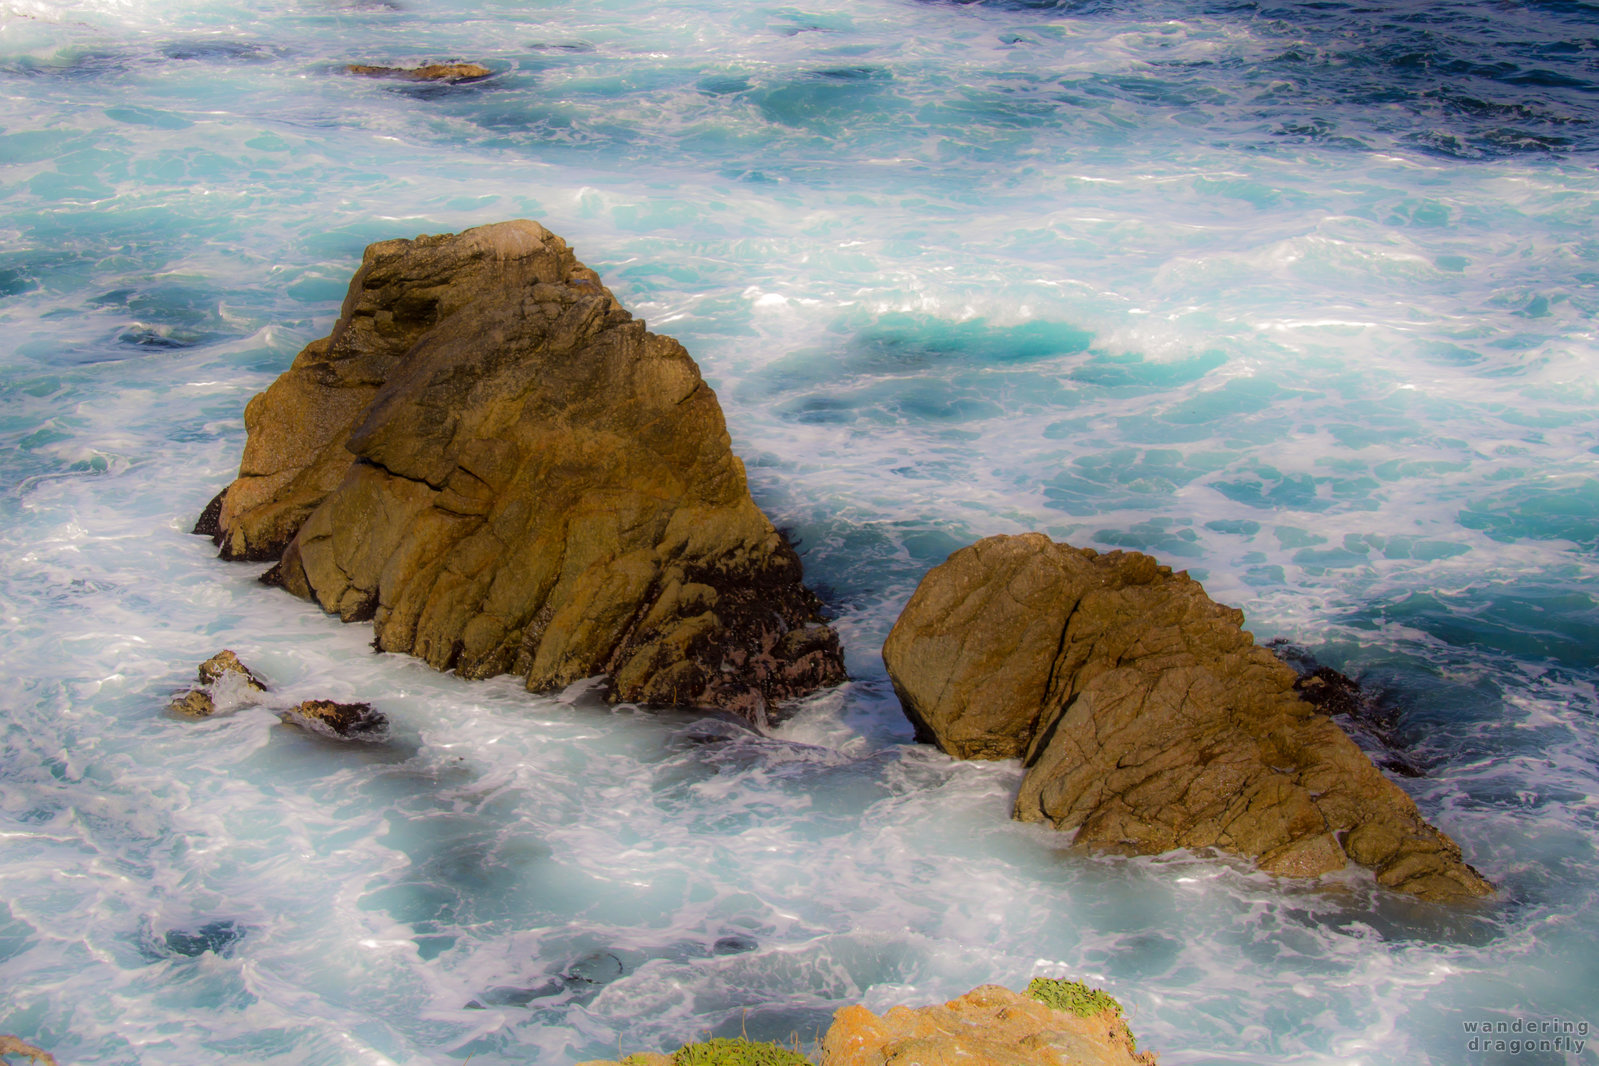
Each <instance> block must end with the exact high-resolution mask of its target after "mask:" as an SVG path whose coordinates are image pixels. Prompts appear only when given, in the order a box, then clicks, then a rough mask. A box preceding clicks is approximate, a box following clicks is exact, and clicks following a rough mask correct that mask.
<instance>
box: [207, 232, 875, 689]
mask: <svg viewBox="0 0 1599 1066" xmlns="http://www.w3.org/2000/svg"><path fill="white" fill-rule="evenodd" d="M244 419H245V426H246V428H247V430H248V432H249V439H248V442H247V443H246V445H245V449H244V459H243V462H242V463H241V464H240V467H239V477H238V479H237V480H236V481H234V482H233V484H232V485H230V486H229V487H228V488H227V489H226V490H225V492H224V493H223V495H222V496H221V497H220V502H217V503H215V504H214V510H213V509H212V508H208V510H207V514H206V515H202V516H201V521H200V523H199V525H197V526H196V531H197V532H205V533H209V534H211V535H212V536H213V537H214V538H215V539H216V541H217V543H218V544H219V545H220V546H221V548H222V555H223V557H224V558H228V559H249V560H267V559H280V562H279V563H278V565H277V566H275V567H273V569H272V570H271V571H269V573H268V575H267V578H266V579H267V580H269V581H270V582H271V583H275V584H278V585H281V586H282V587H284V588H286V589H287V590H288V591H290V592H292V593H294V594H295V595H297V596H301V597H304V598H306V599H310V600H314V601H315V602H317V603H318V604H320V605H321V606H322V607H323V608H324V609H325V610H327V611H330V612H332V613H335V614H337V615H339V616H340V617H341V618H343V619H344V620H346V621H364V620H371V622H372V626H373V631H374V634H375V636H376V640H375V645H376V647H378V648H379V649H381V650H383V651H399V652H409V653H411V654H413V655H417V656H419V657H421V658H423V659H425V660H427V662H429V663H430V664H431V665H433V666H434V667H436V668H438V669H440V670H450V669H453V670H455V671H457V672H458V673H459V674H461V675H462V676H463V677H470V678H476V677H488V676H491V675H494V674H501V673H508V672H509V673H515V674H518V675H521V676H522V677H523V678H525V679H526V683H527V687H528V688H530V689H533V690H535V691H549V690H553V689H558V688H562V687H564V686H566V685H569V684H571V683H572V682H575V681H578V680H580V679H583V678H587V677H591V676H594V675H597V674H605V675H608V676H609V679H610V681H609V686H608V693H607V694H608V696H609V698H610V699H611V700H613V701H623V700H625V701H636V702H643V703H659V704H680V705H693V706H700V707H714V708H724V709H727V710H732V711H735V712H739V713H742V714H743V715H745V716H746V717H749V718H751V719H757V718H759V716H760V715H761V713H762V712H763V710H764V708H765V707H766V705H767V704H768V703H771V702H775V701H780V700H786V699H791V698H794V697H798V696H802V695H804V694H806V693H808V692H811V691H813V690H815V689H817V688H819V687H822V686H825V685H831V684H835V683H837V682H839V681H841V680H843V678H844V669H843V657H842V654H841V652H840V650H839V645H838V638H837V636H836V635H835V634H834V632H833V631H832V630H831V629H830V628H828V627H827V626H825V625H823V624H822V622H821V617H820V614H819V609H820V603H819V602H818V601H817V599H816V597H815V596H814V595H812V594H811V593H810V591H809V590H807V589H806V588H805V587H804V586H803V585H802V584H801V583H800V577H801V574H800V563H799V558H798V556H796V555H795V553H794V550H793V548H791V547H790V546H789V543H788V541H787V540H786V539H785V538H784V537H783V536H782V535H781V534H779V533H778V532H777V531H776V530H775V529H773V527H772V524H771V522H769V521H768V520H767V518H766V516H765V515H764V514H762V513H761V511H760V508H758V507H757V506H756V505H755V503H754V501H753V500H752V499H751V498H750V494H749V490H748V488H747V486H746V482H745V477H744V466H743V464H742V463H741V462H740V461H739V460H738V458H737V457H736V456H735V455H733V453H732V450H731V447H730V441H729V438H728V434H727V428H726V425H725V424H724V422H723V420H722V411H721V407H720V405H719V404H718V403H717V400H716V395H715V394H714V393H713V392H712V391H711V389H710V388H709V387H708V386H707V385H706V384H705V382H704V380H702V379H701V377H700V374H699V368H698V367H697V366H696V365H695V364H694V360H693V359H691V358H690V357H689V355H688V353H687V352H686V351H684V350H683V347H682V346H681V345H679V344H678V343H677V342H676V341H674V340H672V339H670V338H668V337H662V336H658V335H656V334H653V333H650V332H648V331H647V330H646V329H645V328H644V323H643V322H640V321H638V320H637V319H635V318H633V316H632V315H630V314H628V312H627V311H625V310H624V309H623V308H622V306H621V305H620V304H619V303H617V301H616V299H615V297H613V296H612V295H611V293H610V292H609V291H608V290H607V289H606V288H605V286H604V285H602V284H601V283H600V279H599V277H598V276H597V275H596V274H595V273H594V272H593V271H592V270H589V269H588V268H587V267H585V266H584V265H583V264H582V263H580V262H578V260H577V258H576V257H575V256H574V255H573V254H572V252H571V250H570V249H568V248H567V246H566V244H565V242H563V241H562V240H561V239H560V238H559V237H557V236H555V235H554V234H552V233H550V232H549V231H548V230H546V229H544V227H542V226H540V225H538V224H537V223H534V222H526V221H519V222H506V223H500V224H498V225H494V226H484V227H481V228H479V229H474V230H468V231H466V232H464V233H461V234H459V235H454V236H436V237H418V238H417V239H416V240H394V241H384V242H381V243H379V244H374V245H372V246H371V247H370V248H368V249H367V251H366V255H365V257H364V259H363V261H362V265H361V269H360V271H359V272H358V273H357V274H356V276H355V278H354V280H353V281H352V282H351V283H350V292H349V295H348V296H347V297H346V298H345V302H344V308H343V311H342V313H341V314H340V316H339V320H338V322H337V324H336V325H335V326H334V328H333V332H332V334H331V335H330V336H328V337H326V338H324V339H323V340H319V341H313V342H312V343H311V344H310V345H308V346H307V347H306V349H305V350H304V351H303V352H301V353H300V355H299V356H298V357H297V358H296V359H295V361H294V364H293V366H291V367H290V368H289V370H288V371H287V372H285V373H284V374H283V376H282V377H280V378H279V379H278V380H277V381H276V382H275V383H274V384H273V385H272V387H271V388H269V389H268V390H267V391H266V392H264V393H262V394H261V395H259V396H257V397H255V398H254V399H253V400H251V401H250V404H249V406H248V407H247V408H246V409H245V414H244ZM280 557H281V558H280Z"/></svg>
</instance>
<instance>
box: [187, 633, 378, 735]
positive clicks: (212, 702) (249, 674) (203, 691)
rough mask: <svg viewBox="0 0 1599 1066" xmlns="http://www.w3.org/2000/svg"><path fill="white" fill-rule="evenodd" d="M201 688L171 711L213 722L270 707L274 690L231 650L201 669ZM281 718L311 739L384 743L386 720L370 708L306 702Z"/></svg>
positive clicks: (287, 710) (282, 708) (282, 712)
mask: <svg viewBox="0 0 1599 1066" xmlns="http://www.w3.org/2000/svg"><path fill="white" fill-rule="evenodd" d="M199 682H200V683H199V684H198V685H197V686H195V687H193V688H191V689H189V691H187V692H184V693H181V694H179V695H177V696H174V697H173V698H172V702H170V703H168V704H167V711H168V712H169V713H172V714H176V715H179V716H181V717H184V718H209V717H211V716H212V715H214V714H217V713H219V712H223V711H231V710H236V709H238V708H240V707H248V706H252V705H255V704H261V703H270V702H272V701H270V700H269V699H267V698H265V697H266V696H267V693H268V692H270V689H268V688H267V684H266V682H265V681H262V680H261V679H260V678H259V677H257V676H256V675H255V672H254V671H253V670H251V669H250V668H249V667H248V666H245V665H244V663H242V662H240V661H239V657H238V656H237V655H235V654H234V653H233V652H232V651H230V650H228V649H223V650H222V651H219V652H217V653H216V654H215V655H213V656H211V658H209V659H207V660H206V661H205V662H203V663H201V664H200V670H199ZM278 707H279V709H278V712H277V714H278V717H279V718H281V719H282V720H283V721H284V722H286V723H288V724H289V725H297V726H299V727H300V728H302V729H306V730H309V731H310V732H313V733H322V734H324V735H327V736H335V737H342V738H357V739H362V740H373V739H380V738H381V737H382V735H383V734H385V733H386V732H387V730H388V725H389V722H388V719H387V718H385V717H384V716H383V714H382V713H381V712H378V711H375V710H373V709H372V705H371V704H369V703H338V702H336V701H334V700H302V701H301V702H299V703H297V704H295V705H294V706H293V707H287V706H284V705H283V704H282V703H279V704H278Z"/></svg>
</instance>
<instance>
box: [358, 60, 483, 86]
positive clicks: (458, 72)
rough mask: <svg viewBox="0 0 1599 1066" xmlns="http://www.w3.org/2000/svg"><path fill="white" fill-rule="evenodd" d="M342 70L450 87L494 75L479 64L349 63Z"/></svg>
mask: <svg viewBox="0 0 1599 1066" xmlns="http://www.w3.org/2000/svg"><path fill="white" fill-rule="evenodd" d="M344 69H345V71H346V72H347V73H350V74H359V75H360V76H361V77H364V78H404V79H406V80H407V81H442V82H449V83H450V84H452V85H453V84H455V83H456V82H462V81H478V80H480V79H482V78H486V77H488V76H489V75H490V74H492V73H494V72H493V71H492V70H490V69H489V68H488V67H485V66H483V65H482V64H481V63H427V64H424V65H423V66H420V67H378V66H369V65H367V64H365V63H350V64H348V65H346V66H345V68H344Z"/></svg>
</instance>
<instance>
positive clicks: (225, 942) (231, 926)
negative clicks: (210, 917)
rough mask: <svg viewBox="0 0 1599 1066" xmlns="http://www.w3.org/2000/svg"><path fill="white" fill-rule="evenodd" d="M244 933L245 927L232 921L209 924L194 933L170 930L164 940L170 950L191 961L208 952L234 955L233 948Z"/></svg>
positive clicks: (242, 937)
mask: <svg viewBox="0 0 1599 1066" xmlns="http://www.w3.org/2000/svg"><path fill="white" fill-rule="evenodd" d="M244 933H245V930H244V927H243V926H241V925H238V924H237V923H235V922H232V921H221V922H207V923H206V924H205V925H202V926H201V927H200V928H198V929H196V930H195V931H194V932H192V933H191V932H187V931H185V930H182V929H173V930H170V931H169V932H168V933H167V935H166V936H165V937H164V938H163V939H164V940H165V941H166V945H167V947H168V948H169V949H171V950H172V951H174V952H176V953H177V954H179V955H185V956H188V957H189V958H191V959H192V958H195V957H197V956H200V955H204V954H205V953H206V952H208V951H209V952H211V953H212V954H213V955H222V956H224V957H226V956H228V955H231V954H233V946H234V945H235V944H237V943H238V942H239V941H240V940H242V939H244Z"/></svg>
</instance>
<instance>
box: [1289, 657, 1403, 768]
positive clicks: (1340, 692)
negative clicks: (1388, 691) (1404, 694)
mask: <svg viewBox="0 0 1599 1066" xmlns="http://www.w3.org/2000/svg"><path fill="white" fill-rule="evenodd" d="M1266 646H1267V647H1268V648H1270V649H1271V652H1272V654H1273V655H1275V656H1277V658H1279V659H1281V660H1282V661H1283V662H1285V663H1287V664H1288V665H1289V666H1291V667H1293V668H1294V672H1295V673H1296V674H1298V675H1299V678H1298V680H1296V681H1295V682H1294V691H1295V692H1297V693H1299V698H1300V699H1302V700H1304V701H1305V702H1306V703H1309V704H1310V705H1311V706H1312V707H1314V708H1316V710H1318V711H1320V712H1321V713H1322V714H1325V715H1327V716H1328V717H1329V718H1332V719H1334V720H1335V721H1337V722H1338V724H1339V725H1341V726H1342V727H1343V728H1344V729H1345V730H1346V731H1347V732H1348V733H1349V734H1350V735H1351V736H1353V737H1354V738H1355V740H1356V741H1357V742H1358V743H1359V744H1360V745H1361V746H1362V747H1363V748H1365V749H1366V750H1367V752H1368V753H1370V755H1371V757H1372V761H1374V762H1375V763H1376V764H1377V765H1378V766H1380V767H1382V768H1383V769H1384V770H1387V771H1389V772H1390V773H1395V774H1399V775H1400V776H1401V777H1426V776H1427V771H1426V770H1425V769H1423V768H1422V767H1421V766H1420V765H1419V764H1418V763H1416V762H1415V761H1414V760H1413V759H1411V758H1410V757H1409V756H1408V755H1407V754H1406V753H1405V751H1404V750H1403V749H1404V745H1403V744H1402V743H1401V742H1400V740H1399V737H1398V733H1397V730H1396V726H1397V721H1396V715H1395V712H1394V710H1393V708H1391V707H1388V706H1387V705H1385V703H1384V702H1383V700H1382V698H1381V696H1380V694H1378V693H1375V692H1372V691H1371V690H1369V689H1367V688H1366V687H1365V686H1363V685H1362V684H1361V683H1360V682H1358V681H1356V680H1355V679H1354V678H1352V677H1349V676H1348V675H1346V674H1341V673H1339V672H1338V671H1337V670H1334V669H1333V668H1332V667H1330V666H1322V665H1321V664H1320V663H1318V662H1316V660H1315V658H1314V657H1313V656H1311V654H1310V653H1309V652H1308V651H1306V650H1305V649H1304V648H1301V647H1299V646H1298V645H1295V644H1291V643H1289V642H1288V641H1285V640H1274V641H1272V642H1271V643H1270V644H1268V645H1266Z"/></svg>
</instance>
